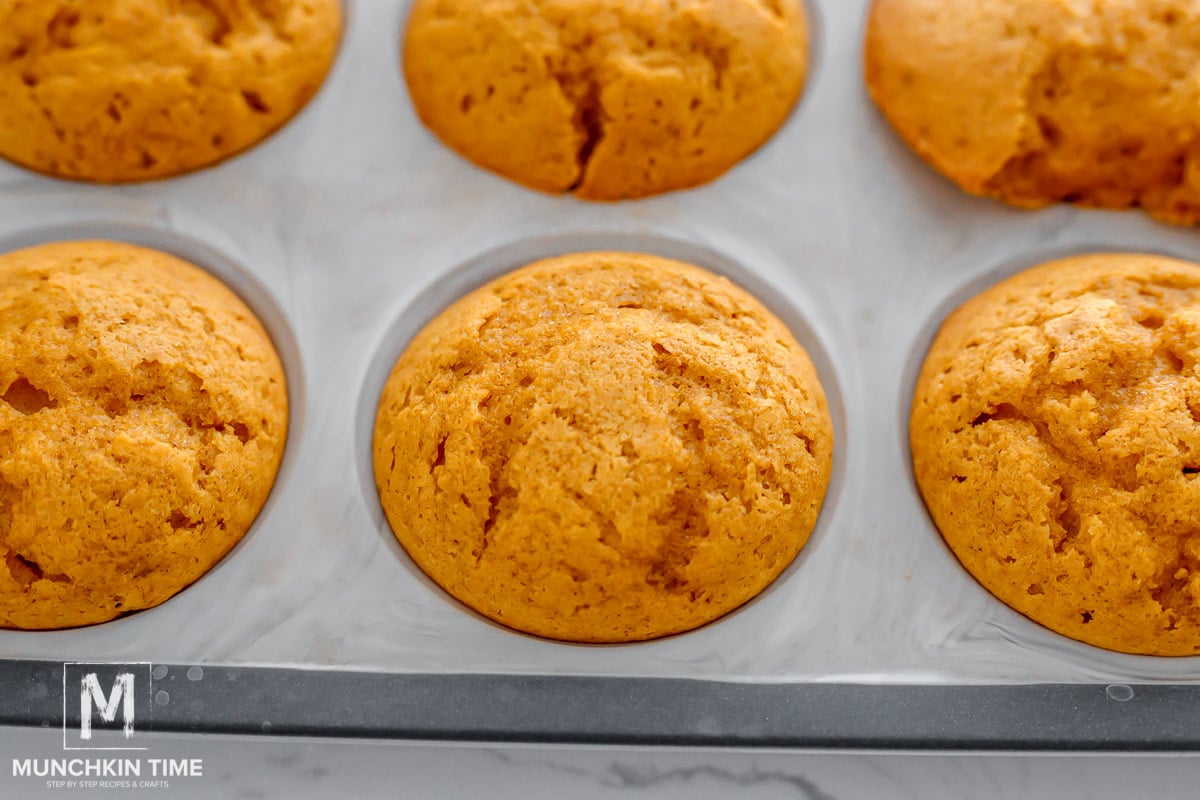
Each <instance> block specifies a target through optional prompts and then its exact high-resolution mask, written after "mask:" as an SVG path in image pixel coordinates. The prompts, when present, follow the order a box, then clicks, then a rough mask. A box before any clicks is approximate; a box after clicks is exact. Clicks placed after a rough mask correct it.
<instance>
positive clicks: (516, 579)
mask: <svg viewBox="0 0 1200 800" xmlns="http://www.w3.org/2000/svg"><path fill="white" fill-rule="evenodd" d="M832 446H833V434H832V428H831V424H830V419H829V414H828V410H827V408H826V403H825V396H824V393H823V391H822V389H821V385H820V383H819V382H818V380H817V375H816V373H815V371H814V369H813V366H812V364H811V363H810V361H809V359H808V356H807V355H806V354H805V352H804V350H803V349H802V348H801V347H800V346H799V345H798V344H797V343H796V341H795V339H794V338H793V337H792V335H791V334H790V333H789V332H788V330H787V329H786V328H785V327H784V325H783V324H782V323H781V322H779V321H778V320H777V319H776V318H775V317H774V316H772V315H771V314H770V312H768V311H767V310H766V309H765V308H764V307H763V306H762V305H761V304H760V303H759V302H758V301H756V300H755V299H754V298H752V297H750V296H749V295H748V294H746V293H745V292H744V291H742V290H741V289H739V288H737V287H736V286H734V285H732V284H731V283H729V282H728V281H727V280H725V279H723V278H718V277H716V276H714V275H712V274H710V273H708V272H705V271H704V270H701V269H699V268H697V267H693V266H690V265H687V264H682V263H679V262H676V261H668V260H665V259H661V258H655V257H652V256H646V255H637V254H630V253H585V254H576V255H569V256H563V257H561V258H554V259H550V260H546V261H540V262H538V263H536V264H533V265H530V266H528V267H525V268H523V269H520V270H517V271H516V272H513V273H511V274H508V275H505V276H503V277H501V278H499V279H497V280H495V281H493V282H492V283H490V284H488V285H486V286H484V287H483V288H481V289H479V290H477V291H475V292H473V293H471V294H470V295H468V296H466V297H464V298H463V299H461V300H460V301H459V302H457V303H455V304H454V305H453V306H451V307H450V308H449V309H448V310H446V311H445V312H444V313H442V314H441V315H440V316H438V317H437V318H436V319H435V320H434V321H433V322H431V323H430V324H429V326H428V327H426V328H425V329H424V330H423V331H422V332H421V333H420V334H419V335H418V336H417V337H416V339H414V340H413V342H412V343H411V344H410V345H409V347H408V349H407V350H406V351H405V352H404V354H403V355H402V356H401V357H400V360H399V361H398V362H397V364H396V367H395V370H394V371H393V372H392V374H391V377H390V378H389V380H388V381H387V384H386V386H385V388H384V391H383V396H382V399H381V401H380V405H379V412H378V417H377V420H376V427H375V438H374V460H375V475H376V480H377V483H378V486H379V492H380V499H381V500H382V503H383V507H384V510H385V511H386V513H387V516H388V519H389V520H390V522H391V524H392V529H393V531H394V532H395V534H396V536H397V538H398V539H399V540H400V543H401V544H402V545H403V546H404V547H405V548H406V549H407V550H408V552H409V554H410V555H411V556H412V557H413V559H414V560H415V561H416V563H417V564H418V565H419V566H420V567H421V568H422V569H423V570H424V571H425V572H426V573H427V574H428V575H430V576H431V577H432V578H433V579H434V580H435V581H436V582H437V583H438V584H440V585H441V586H442V587H443V588H445V589H446V590H447V591H448V592H449V593H450V594H451V595H453V596H454V597H456V598H458V599H459V600H460V601H462V602H463V603H465V604H466V605H468V606H470V607H471V608H473V609H475V610H476V611H478V612H480V613H481V614H484V615H486V616H487V617H490V618H491V619H493V620H495V621H497V622H500V623H502V624H504V625H507V626H509V627H512V628H515V629H517V630H520V631H525V632H528V633H533V634H536V635H539V636H544V637H549V638H554V639H562V640H571V641H581V642H620V641H633V640H640V639H650V638H654V637H658V636H664V635H668V634H672V633H678V632H681V631H686V630H689V629H692V628H695V627H698V626H700V625H703V624H705V623H707V622H709V621H711V620H713V619H716V618H717V617H720V616H721V615H723V614H725V613H727V612H729V611H731V610H733V609H735V608H737V607H738V606H740V605H742V604H743V603H745V602H746V601H747V600H749V599H751V598H752V597H754V596H755V595H756V594H758V593H759V592H760V591H762V589H764V588H765V587H766V586H767V585H768V584H770V583H771V581H773V580H774V579H775V577H776V576H778V575H779V573H780V572H781V571H782V570H783V569H784V568H785V567H786V566H787V565H788V564H789V563H790V562H791V561H792V560H793V558H794V557H795V556H796V554H797V553H798V552H799V550H800V548H801V547H802V546H803V545H804V543H805V541H806V540H807V538H808V536H809V533H810V532H811V531H812V528H813V526H814V524H815V523H816V520H817V514H818V511H819V509H820V507H821V503H822V500H823V499H824V495H825V490H826V487H827V485H828V482H829V477H830V469H831V458H832Z"/></svg>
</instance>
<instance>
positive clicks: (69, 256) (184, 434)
mask: <svg viewBox="0 0 1200 800" xmlns="http://www.w3.org/2000/svg"><path fill="white" fill-rule="evenodd" d="M287 427H288V410H287V393H286V389H285V385H284V376H283V369H282V367H281V365H280V363H279V359H278V357H277V356H276V354H275V350H274V348H273V347H272V345H271V340H270V339H269V338H268V337H267V334H266V333H265V332H264V331H263V329H262V326H261V325H259V323H258V321H257V320H256V319H255V317H254V315H253V313H251V311H250V310H249V309H248V308H247V307H246V306H245V304H244V303H242V301H241V300H240V299H238V297H237V296H236V295H234V294H233V293H232V292H231V291H229V290H228V289H227V288H225V286H224V285H222V284H221V283H220V282H218V281H217V280H216V279H214V278H213V277H211V276H210V275H208V274H207V273H205V272H202V271H200V270H199V269H197V268H196V267H193V266H191V265H190V264H186V263H184V262H183V261H180V260H179V259H177V258H174V257H172V256H169V255H166V254H165V253H160V252H157V251H154V250H147V249H145V248H142V247H135V246H133V245H128V244H116V243H112V242H67V243H60V244H49V245H43V246H41V247H34V248H31V249H28V250H21V251H17V252H13V253H8V254H7V255H2V256H0V557H2V562H0V563H2V566H0V626H4V627H10V628H29V629H33V628H63V627H69V626H75V625H86V624H89V623H95V622H104V621H105V620H109V619H112V618H113V617H116V616H118V615H120V614H124V613H127V612H130V611H136V610H138V609H142V608H149V607H150V606H154V605H157V604H159V603H161V602H163V601H164V600H166V599H167V598H169V597H171V596H172V595H174V594H175V593H176V592H178V591H179V590H181V589H183V588H184V587H185V586H187V585H189V584H190V583H192V582H193V581H195V580H196V579H197V578H199V577H200V576H201V575H203V574H204V573H205V572H206V571H207V570H208V569H209V568H210V567H211V566H213V565H214V564H215V563H217V561H219V560H220V559H221V557H222V556H224V555H225V554H226V553H227V552H228V551H229V550H230V548H232V547H233V546H234V545H235V544H236V543H237V542H238V540H239V539H241V538H242V535H243V534H244V533H245V532H246V531H247V529H249V527H250V525H251V523H253V522H254V518H255V517H256V516H257V515H258V512H259V509H261V508H262V505H263V503H264V502H265V501H266V499H267V495H268V494H269V493H270V491H271V486H272V484H273V483H274V481H275V474H276V471H277V470H278V468H279V463H280V459H281V457H282V455H283V448H284V441H285V439H286V436H287Z"/></svg>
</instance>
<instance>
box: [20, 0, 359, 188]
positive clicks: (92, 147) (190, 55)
mask: <svg viewBox="0 0 1200 800" xmlns="http://www.w3.org/2000/svg"><path fill="white" fill-rule="evenodd" d="M341 14H342V12H341V6H340V4H339V2H338V0H17V1H16V2H4V3H0V156H3V157H4V158H7V159H9V160H11V161H14V162H16V163H18V164H21V165H22V166H25V167H28V168H30V169H33V170H37V171H38V172H44V173H47V174H50V175H55V176H58V177H63V178H72V179H78V180H86V181H96V182H101V183H121V182H128V181H141V180H148V179H151V178H162V177H166V176H170V175H176V174H179V173H182V172H188V171H190V170H194V169H198V168H200V167H205V166H209V165H211V164H214V163H216V162H217V161H220V160H222V159H224V158H227V157H229V156H231V155H234V154H236V153H239V152H241V151H242V150H245V149H246V148H248V147H250V146H251V145H254V144H255V143H257V142H258V141H260V140H261V139H263V138H265V137H266V136H267V135H269V134H270V133H271V132H273V131H274V130H275V129H277V128H279V127H280V126H281V125H283V124H284V123H285V122H287V121H288V119H290V118H291V117H292V116H293V115H294V114H295V113H296V112H297V111H299V110H300V108H301V107H302V106H304V104H305V103H307V102H308V100H309V98H310V97H312V95H313V94H314V93H315V92H316V91H317V89H318V88H319V87H320V85H321V83H322V81H323V80H324V78H325V74H326V72H328V70H329V67H330V64H331V63H332V62H333V57H334V52H335V50H336V48H337V43H338V40H339V37H340V33H341V23H342V18H341Z"/></svg>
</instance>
